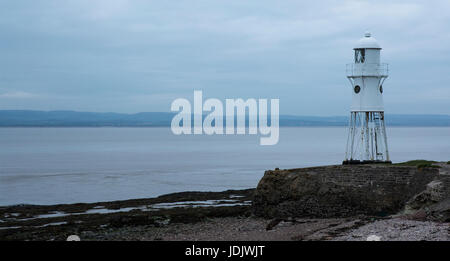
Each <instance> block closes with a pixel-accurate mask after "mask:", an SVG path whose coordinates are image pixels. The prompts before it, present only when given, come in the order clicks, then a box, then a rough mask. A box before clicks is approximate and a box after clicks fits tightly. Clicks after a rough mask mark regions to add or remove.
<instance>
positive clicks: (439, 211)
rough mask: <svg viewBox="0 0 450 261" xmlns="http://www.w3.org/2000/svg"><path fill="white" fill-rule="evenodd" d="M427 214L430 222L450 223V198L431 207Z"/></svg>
mask: <svg viewBox="0 0 450 261" xmlns="http://www.w3.org/2000/svg"><path fill="white" fill-rule="evenodd" d="M425 212H426V216H427V219H428V220H432V221H439V222H450V198H446V199H444V200H442V201H440V202H438V203H436V204H433V205H431V206H429V207H428V208H427V209H426V210H425Z"/></svg>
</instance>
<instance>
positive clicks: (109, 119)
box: [0, 110, 450, 127]
mask: <svg viewBox="0 0 450 261" xmlns="http://www.w3.org/2000/svg"><path fill="white" fill-rule="evenodd" d="M174 115H175V113H171V112H140V113H134V114H126V113H114V112H107V113H102V112H78V111H36V110H0V127H170V124H171V121H172V118H173V116H174ZM386 124H387V126H388V127H393V126H401V127H449V126H450V115H438V114H387V115H386ZM347 125H348V117H347V116H295V115H280V126H282V127H308V126H311V127H334V126H347Z"/></svg>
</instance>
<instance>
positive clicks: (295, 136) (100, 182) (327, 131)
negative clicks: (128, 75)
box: [0, 127, 450, 205]
mask: <svg viewBox="0 0 450 261" xmlns="http://www.w3.org/2000/svg"><path fill="white" fill-rule="evenodd" d="M346 138H347V130H346V128H340V127H338V128H328V127H321V128H320V127H319V128H281V130H280V142H279V143H278V145H276V146H260V145H259V137H258V136H255V135H246V136H237V135H233V136H217V135H215V136H206V135H200V136H194V135H189V136H175V135H173V134H172V133H171V131H170V129H169V128H0V205H9V204H18V203H28V204H56V203H74V202H97V201H109V200H119V199H130V198H142V197H153V196H157V195H161V194H165V193H171V192H179V191H188V190H191V191H192V190H200V191H221V190H226V189H243V188H249V187H255V186H256V185H257V183H258V181H259V179H260V178H261V177H262V175H263V173H264V170H266V169H273V168H276V167H279V168H294V167H305V166H314V165H328V164H340V163H341V162H342V159H343V157H344V153H345V144H346ZM388 143H389V146H390V147H389V149H390V155H391V158H392V160H393V161H394V162H398V161H405V160H410V159H419V158H420V159H434V160H442V161H444V160H445V161H448V160H450V128H390V129H388Z"/></svg>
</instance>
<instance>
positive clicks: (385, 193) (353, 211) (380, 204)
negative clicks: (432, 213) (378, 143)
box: [253, 165, 439, 218]
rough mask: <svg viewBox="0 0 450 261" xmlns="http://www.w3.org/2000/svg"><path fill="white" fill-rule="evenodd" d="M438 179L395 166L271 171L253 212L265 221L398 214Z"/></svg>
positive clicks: (435, 171) (426, 172) (432, 171)
mask: <svg viewBox="0 0 450 261" xmlns="http://www.w3.org/2000/svg"><path fill="white" fill-rule="evenodd" d="M438 173H439V171H438V169H435V168H424V169H417V168H415V167H408V166H395V165H345V166H342V165H337V166H324V167H313V168H303V169H291V170H269V171H266V172H265V174H264V177H263V178H262V179H261V180H260V182H259V184H258V187H257V188H256V191H255V195H254V200H253V211H254V213H255V214H256V215H257V216H263V217H266V218H286V217H315V218H330V217H351V216H357V215H375V216H384V215H388V214H394V213H397V212H398V211H399V210H401V209H403V207H404V205H405V203H406V202H407V201H408V200H409V199H410V198H411V197H412V196H414V195H415V194H417V193H419V192H421V191H423V190H425V187H426V185H427V184H428V183H429V182H431V181H432V180H433V178H434V177H435V176H437V175H438Z"/></svg>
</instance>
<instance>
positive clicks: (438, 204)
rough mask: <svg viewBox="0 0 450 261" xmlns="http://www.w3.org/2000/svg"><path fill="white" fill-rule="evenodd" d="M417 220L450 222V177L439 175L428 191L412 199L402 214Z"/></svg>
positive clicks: (427, 188)
mask: <svg viewBox="0 0 450 261" xmlns="http://www.w3.org/2000/svg"><path fill="white" fill-rule="evenodd" d="M401 214H403V215H406V216H407V217H408V218H411V219H416V220H430V221H439V222H449V221H450V175H448V174H444V175H438V176H436V178H435V180H433V181H432V182H430V183H429V184H428V185H427V186H426V189H425V190H424V191H422V192H420V193H419V194H417V195H415V196H414V197H412V198H411V199H410V200H409V201H408V202H407V203H406V205H405V209H404V210H403V212H402V213H401Z"/></svg>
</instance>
